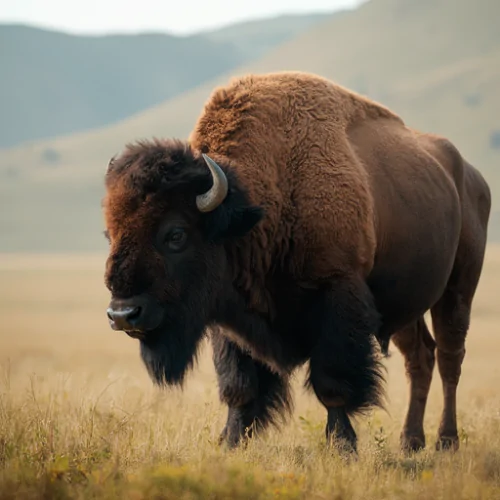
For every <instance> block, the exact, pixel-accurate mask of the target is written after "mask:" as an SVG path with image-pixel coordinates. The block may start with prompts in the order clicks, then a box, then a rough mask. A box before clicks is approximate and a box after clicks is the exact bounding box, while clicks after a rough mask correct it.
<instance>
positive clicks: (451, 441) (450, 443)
mask: <svg viewBox="0 0 500 500" xmlns="http://www.w3.org/2000/svg"><path fill="white" fill-rule="evenodd" d="M459 448H460V442H459V440H458V436H439V439H438V440H437V441H436V451H458V449H459Z"/></svg>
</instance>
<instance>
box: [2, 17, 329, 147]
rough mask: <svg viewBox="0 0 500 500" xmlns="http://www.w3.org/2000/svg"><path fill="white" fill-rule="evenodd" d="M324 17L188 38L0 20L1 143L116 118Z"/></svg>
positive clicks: (228, 66) (237, 62)
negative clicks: (90, 32)
mask: <svg viewBox="0 0 500 500" xmlns="http://www.w3.org/2000/svg"><path fill="white" fill-rule="evenodd" d="M322 18H326V16H324V15H319V14H318V15H304V16H286V17H282V18H276V19H264V20H262V21H259V20H256V21H253V22H251V23H242V24H241V25H236V26H234V27H233V26H230V27H227V28H224V29H222V30H220V31H214V32H211V33H207V34H201V35H195V36H188V37H178V36H170V35H167V34H140V35H113V36H74V35H68V34H65V33H60V32H54V31H48V30H43V29H38V28H32V27H27V26H22V25H3V26H1V25H0V67H1V68H2V78H1V79H0V109H1V110H2V112H1V114H0V148H5V147H11V146H15V145H17V144H20V143H22V142H23V141H29V140H33V139H42V138H50V137H53V136H58V135H66V134H69V133H74V132H77V131H81V130H85V129H91V128H94V127H98V126H102V125H106V124H110V123H113V122H116V121H119V120H122V119H124V118H126V117H127V116H130V115H131V114H133V113H137V112H139V111H141V110H144V109H146V108H148V107H151V106H154V105H156V104H159V103H160V102H162V101H165V100H166V99H170V98H172V97H175V96H176V95H178V94H180V93H182V92H186V91H188V90H190V89H192V88H194V87H196V86H197V85H199V84H200V83H203V82H205V81H207V80H210V79H211V78H213V77H215V76H217V75H219V74H221V73H223V72H225V71H228V70H230V69H232V68H234V67H235V66H238V65H241V64H244V63H246V62H248V61H250V60H252V59H255V58H257V57H260V56H261V55H262V54H263V53H264V52H265V51H267V50H269V49H270V48H271V47H274V46H276V45H278V44H279V43H282V42H284V41H286V40H289V39H291V38H292V37H294V36H295V35H296V34H297V33H300V32H301V31H304V30H305V29H307V28H309V27H310V26H312V25H313V24H314V23H316V22H319V21H320V20H321V19H322Z"/></svg>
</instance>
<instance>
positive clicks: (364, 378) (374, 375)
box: [307, 279, 382, 452]
mask: <svg viewBox="0 0 500 500" xmlns="http://www.w3.org/2000/svg"><path fill="white" fill-rule="evenodd" d="M307 321H308V323H309V328H314V329H315V330H316V331H317V332H318V333H319V336H318V341H317V343H316V345H315V347H314V348H313V351H312V355H311V359H310V366H309V377H308V385H309V386H310V387H312V388H313V390H314V392H315V394H316V396H317V397H318V399H319V401H320V402H321V403H322V404H323V405H324V406H325V408H326V409H327V411H328V420H327V424H326V437H327V441H328V442H332V441H333V443H334V444H335V445H336V446H337V447H338V448H339V449H341V450H346V449H347V450H348V451H353V452H356V451H357V438H356V433H355V431H354V429H353V427H352V425H351V422H350V418H349V417H350V416H351V415H354V414H356V413H360V412H362V411H363V410H367V409H368V408H370V407H371V406H374V405H380V395H381V386H380V384H381V382H382V375H381V365H380V363H379V361H378V360H377V358H376V354H375V347H374V346H375V343H374V338H373V334H374V333H375V332H376V331H377V329H378V327H379V315H378V313H377V311H376V308H375V306H374V303H373V299H372V295H371V293H370V291H369V289H368V287H367V286H366V285H365V284H364V283H363V282H358V281H355V280H347V279H343V280H338V281H336V282H335V283H333V284H332V285H331V286H330V287H328V289H327V290H325V291H324V292H323V293H322V294H321V297H320V299H319V300H318V301H316V302H315V304H314V306H313V308H312V309H311V311H310V314H308V317H307Z"/></svg>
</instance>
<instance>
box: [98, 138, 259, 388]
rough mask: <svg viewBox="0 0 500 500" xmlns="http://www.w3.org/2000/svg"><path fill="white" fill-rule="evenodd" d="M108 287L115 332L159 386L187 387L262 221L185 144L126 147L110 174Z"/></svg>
mask: <svg viewBox="0 0 500 500" xmlns="http://www.w3.org/2000/svg"><path fill="white" fill-rule="evenodd" d="M105 184H106V194H105V197H104V200H103V208H104V216H105V223H106V235H107V238H108V240H109V243H110V250H109V255H108V259H107V262H106V272H105V282H106V286H107V287H108V289H109V290H110V292H111V302H110V304H109V307H108V310H107V315H108V318H109V322H110V325H111V327H112V328H113V329H114V330H123V331H125V332H126V333H127V334H128V335H130V336H131V337H134V338H137V339H139V341H140V346H141V357H142V359H143V361H144V363H145V365H146V367H147V369H148V372H149V374H150V376H151V378H152V379H153V381H154V382H155V383H157V384H181V383H182V381H183V379H184V375H185V373H186V371H187V370H188V368H190V367H191V366H192V364H193V362H194V359H195V357H196V351H197V347H198V345H199V342H200V340H201V338H202V336H203V332H204V331H205V328H206V327H207V326H208V325H210V323H211V321H213V320H214V318H215V316H216V314H217V310H218V307H219V306H220V304H221V301H223V294H224V293H226V292H227V290H228V289H229V288H231V277H232V271H233V270H232V269H231V268H230V263H229V261H228V258H227V255H226V251H227V245H228V244H230V243H231V241H233V240H234V239H236V238H240V237H242V236H244V235H245V234H246V233H247V232H249V231H250V230H251V229H252V228H253V227H254V225H255V224H257V223H258V222H259V220H260V219H261V218H262V215H263V212H262V210H261V209H260V208H259V207H255V206H252V205H251V204H250V203H249V201H248V197H247V194H246V192H245V191H244V190H243V189H242V187H241V186H240V185H239V183H238V180H237V179H236V177H235V174H234V172H233V171H232V170H228V169H227V168H226V167H225V166H224V164H223V163H222V164H221V166H219V165H218V164H217V163H216V162H215V161H214V160H212V159H211V158H210V157H209V156H206V155H203V154H200V153H197V152H196V151H193V150H192V149H191V148H190V146H189V145H188V144H187V143H183V142H180V141H152V142H139V143H137V144H131V145H127V147H126V149H125V151H124V152H123V153H122V154H121V155H120V157H118V158H113V159H112V160H111V162H110V164H109V167H108V171H107V173H106V179H105Z"/></svg>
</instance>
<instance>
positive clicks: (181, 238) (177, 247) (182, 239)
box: [165, 227, 187, 252]
mask: <svg viewBox="0 0 500 500" xmlns="http://www.w3.org/2000/svg"><path fill="white" fill-rule="evenodd" d="M186 240H187V233H186V231H185V230H184V229H182V228H180V227H176V228H174V229H172V230H171V231H169V232H168V233H167V234H166V236H165V244H166V245H167V246H168V248H169V250H171V251H173V252H180V251H181V250H183V249H184V246H185V245H186Z"/></svg>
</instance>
